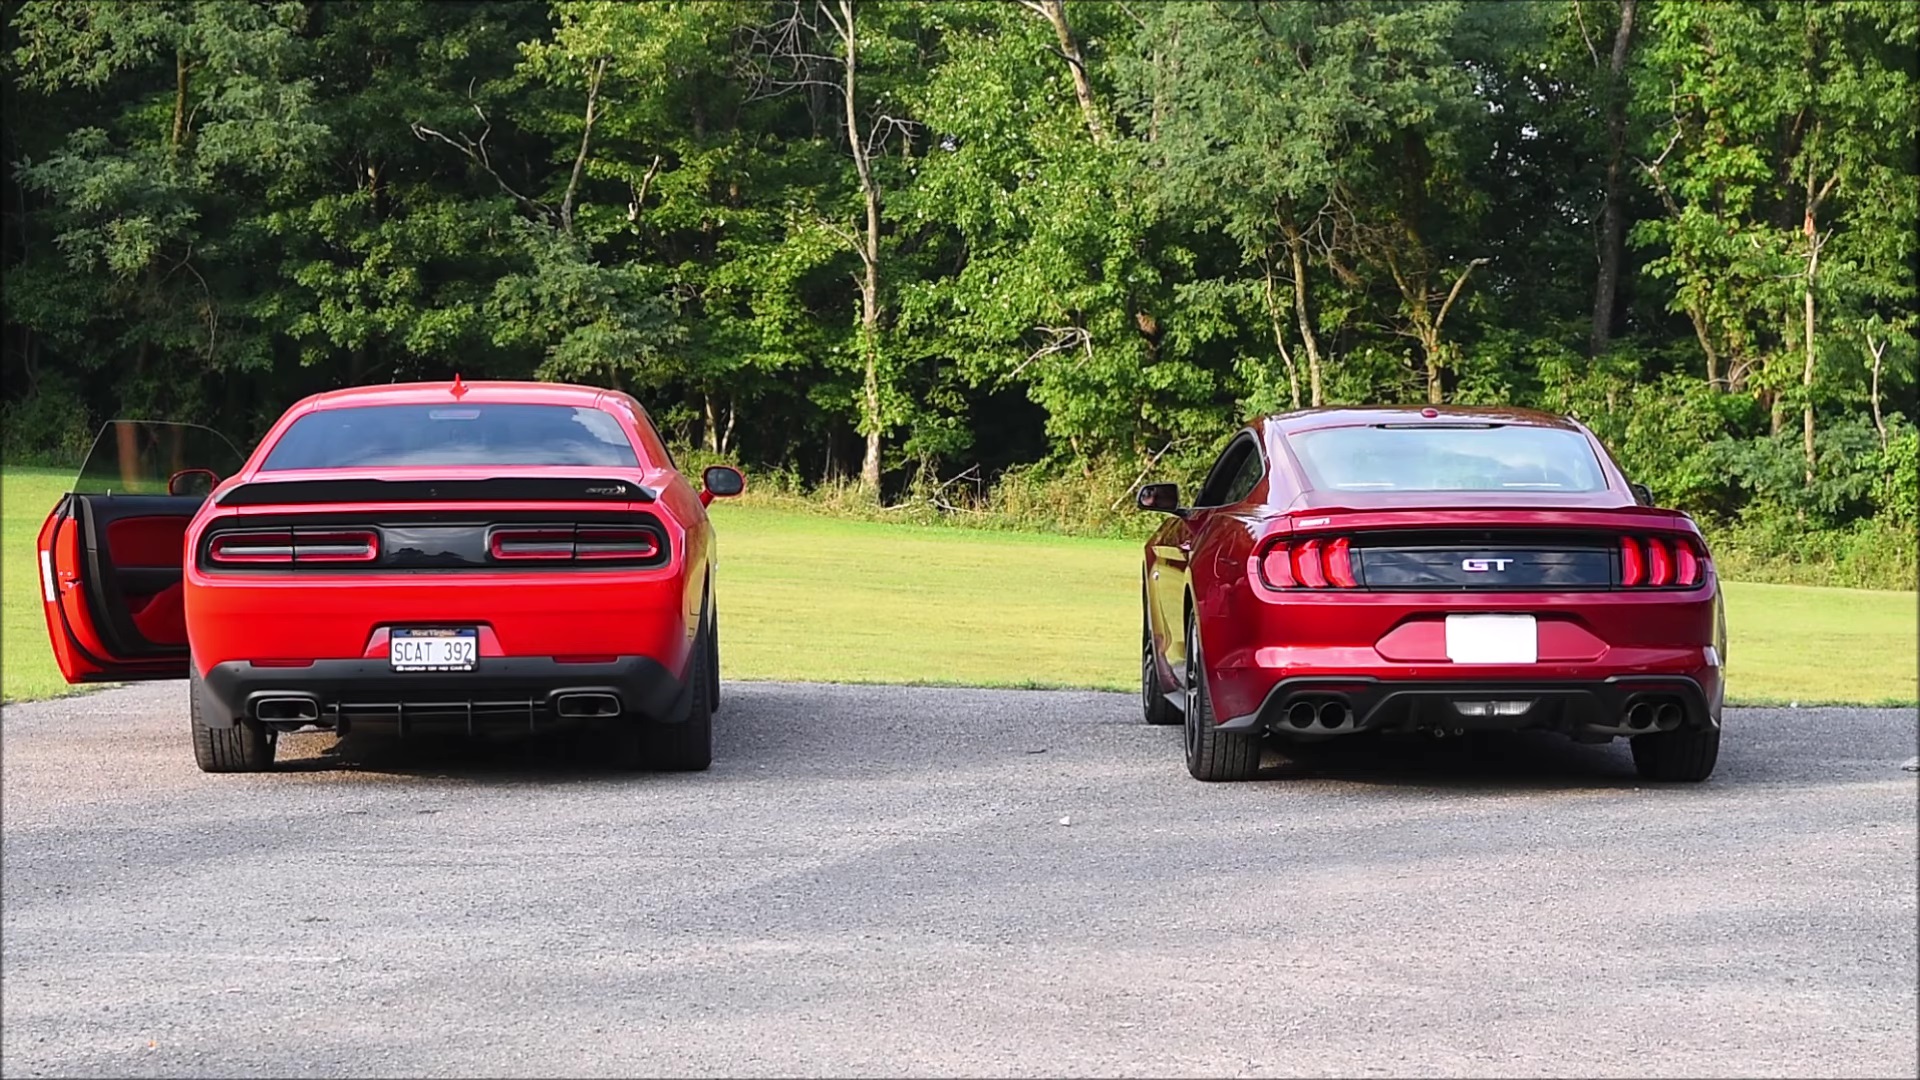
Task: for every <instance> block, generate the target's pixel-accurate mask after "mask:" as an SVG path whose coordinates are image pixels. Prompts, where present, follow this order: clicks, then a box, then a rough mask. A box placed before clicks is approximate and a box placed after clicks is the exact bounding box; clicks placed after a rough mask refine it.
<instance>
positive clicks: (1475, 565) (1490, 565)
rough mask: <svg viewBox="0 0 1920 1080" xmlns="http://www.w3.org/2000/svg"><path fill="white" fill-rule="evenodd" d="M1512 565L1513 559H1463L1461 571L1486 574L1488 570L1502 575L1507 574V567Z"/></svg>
mask: <svg viewBox="0 0 1920 1080" xmlns="http://www.w3.org/2000/svg"><path fill="white" fill-rule="evenodd" d="M1512 565H1513V560H1512V559H1461V560H1460V569H1462V570H1471V571H1473V572H1474V573H1476V574H1484V573H1486V572H1487V571H1488V570H1497V571H1500V572H1502V573H1505V572H1506V569H1507V567H1509V566H1512Z"/></svg>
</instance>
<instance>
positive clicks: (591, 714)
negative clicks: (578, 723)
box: [553, 690, 620, 720]
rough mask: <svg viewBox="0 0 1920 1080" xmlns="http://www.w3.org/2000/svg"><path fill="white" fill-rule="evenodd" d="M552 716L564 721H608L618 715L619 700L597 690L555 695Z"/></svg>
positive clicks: (613, 695)
mask: <svg viewBox="0 0 1920 1080" xmlns="http://www.w3.org/2000/svg"><path fill="white" fill-rule="evenodd" d="M553 714H554V715H555V716H558V717H561V718H563V719H566V720H603V719H608V718H610V717H615V716H619V715H620V698H619V696H618V695H615V694H609V693H605V692H603V691H597V690H595V691H572V692H568V693H561V694H555V695H554V696H553Z"/></svg>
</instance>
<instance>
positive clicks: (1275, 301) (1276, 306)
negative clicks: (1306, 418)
mask: <svg viewBox="0 0 1920 1080" xmlns="http://www.w3.org/2000/svg"><path fill="white" fill-rule="evenodd" d="M1266 284H1267V294H1266V295H1267V320H1268V321H1269V322H1271V323H1272V324H1273V347H1274V348H1276V349H1278V350H1280V362H1281V363H1283V364H1285V365H1287V389H1288V390H1289V391H1290V392H1291V394H1292V398H1293V407H1294V408H1296V409H1297V408H1299V407H1300V369H1299V368H1297V367H1295V366H1294V363H1293V354H1292V353H1290V352H1288V351H1287V332H1286V325H1287V324H1286V320H1285V319H1283V318H1281V317H1280V298H1279V296H1278V295H1277V294H1276V293H1275V291H1274V287H1273V264H1272V263H1271V262H1269V263H1268V264H1267V281H1266ZM1314 404H1316V405H1318V404H1319V402H1318V401H1316V402H1314Z"/></svg>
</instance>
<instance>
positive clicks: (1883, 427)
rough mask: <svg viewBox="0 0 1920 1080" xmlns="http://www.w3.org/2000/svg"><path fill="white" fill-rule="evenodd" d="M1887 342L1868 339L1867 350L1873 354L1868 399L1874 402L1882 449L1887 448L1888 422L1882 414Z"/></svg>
mask: <svg viewBox="0 0 1920 1080" xmlns="http://www.w3.org/2000/svg"><path fill="white" fill-rule="evenodd" d="M1887 344H1888V343H1887V342H1885V341H1880V342H1876V341H1874V340H1873V339H1872V338H1868V339H1867V352H1868V353H1870V354H1872V356H1873V382H1872V384H1871V387H1870V388H1869V389H1868V391H1867V400H1869V401H1870V402H1872V403H1873V430H1875V431H1877V432H1879V433H1880V449H1882V450H1885V449H1886V448H1887V422H1886V421H1885V420H1884V419H1882V418H1881V416H1880V365H1881V363H1882V362H1883V361H1884V360H1885V359H1886V357H1887Z"/></svg>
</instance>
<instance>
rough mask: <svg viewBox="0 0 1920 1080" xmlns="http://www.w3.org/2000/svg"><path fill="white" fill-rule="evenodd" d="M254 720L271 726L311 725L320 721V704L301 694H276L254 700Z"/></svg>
mask: <svg viewBox="0 0 1920 1080" xmlns="http://www.w3.org/2000/svg"><path fill="white" fill-rule="evenodd" d="M253 718H254V719H255V720H259V721H261V722H262V723H270V724H311V723H313V722H315V721H317V720H319V719H320V702H319V701H318V700H317V699H315V698H311V697H306V696H303V695H299V694H274V695H270V696H266V697H258V698H255V699H254V700H253Z"/></svg>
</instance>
